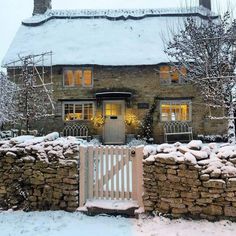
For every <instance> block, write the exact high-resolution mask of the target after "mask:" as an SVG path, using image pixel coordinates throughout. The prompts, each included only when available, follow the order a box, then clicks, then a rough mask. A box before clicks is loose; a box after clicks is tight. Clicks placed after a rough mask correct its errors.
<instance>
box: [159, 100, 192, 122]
mask: <svg viewBox="0 0 236 236" xmlns="http://www.w3.org/2000/svg"><path fill="white" fill-rule="evenodd" d="M161 120H162V121H187V120H190V105H189V104H188V103H172V102H170V103H169V104H167V103H165V104H162V105H161Z"/></svg>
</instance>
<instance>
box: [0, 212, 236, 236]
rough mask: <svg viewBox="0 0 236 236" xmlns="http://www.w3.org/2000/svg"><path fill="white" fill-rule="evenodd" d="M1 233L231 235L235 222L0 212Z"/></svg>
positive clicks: (10, 235)
mask: <svg viewBox="0 0 236 236" xmlns="http://www.w3.org/2000/svg"><path fill="white" fill-rule="evenodd" d="M0 235H1V236H20V235H23V236H89V235H96V236H123V235H124V236H166V235H168V236H189V235H191V236H213V235H214V236H232V235H236V223H232V222H229V221H220V222H216V223H210V222H207V221H186V220H173V221H171V220H169V219H166V218H162V217H156V218H150V219H140V220H135V219H126V218H122V217H106V216H96V217H88V216H85V215H82V214H80V213H66V212H63V211H57V212H52V211H51V212H31V213H24V212H4V213H0Z"/></svg>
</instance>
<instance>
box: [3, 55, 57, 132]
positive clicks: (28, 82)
mask: <svg viewBox="0 0 236 236" xmlns="http://www.w3.org/2000/svg"><path fill="white" fill-rule="evenodd" d="M48 57H49V58H48ZM19 58H20V59H19V60H17V61H14V62H12V63H10V64H8V65H7V68H8V74H9V76H10V77H11V80H13V81H16V84H17V91H16V92H15V104H16V110H17V112H18V114H19V116H18V121H20V122H21V123H23V124H24V126H25V127H24V128H26V130H27V133H28V132H29V128H30V126H31V125H32V124H33V122H34V121H35V120H38V119H41V118H43V117H48V116H51V115H53V112H54V103H53V100H52V92H53V84H52V66H51V67H44V63H45V62H47V61H48V60H50V61H51V62H52V53H51V52H48V53H42V54H39V55H28V56H25V57H20V56H19Z"/></svg>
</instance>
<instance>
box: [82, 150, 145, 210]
mask: <svg viewBox="0 0 236 236" xmlns="http://www.w3.org/2000/svg"><path fill="white" fill-rule="evenodd" d="M142 159H143V147H142V146H140V147H135V148H129V147H126V146H99V147H94V146H88V147H86V146H81V147H80V188H79V189H80V207H82V206H83V205H84V204H85V202H86V200H87V199H107V200H135V201H137V202H138V204H139V206H142V193H143V191H142V181H143V179H142V178H143V177H142V176H143V171H142Z"/></svg>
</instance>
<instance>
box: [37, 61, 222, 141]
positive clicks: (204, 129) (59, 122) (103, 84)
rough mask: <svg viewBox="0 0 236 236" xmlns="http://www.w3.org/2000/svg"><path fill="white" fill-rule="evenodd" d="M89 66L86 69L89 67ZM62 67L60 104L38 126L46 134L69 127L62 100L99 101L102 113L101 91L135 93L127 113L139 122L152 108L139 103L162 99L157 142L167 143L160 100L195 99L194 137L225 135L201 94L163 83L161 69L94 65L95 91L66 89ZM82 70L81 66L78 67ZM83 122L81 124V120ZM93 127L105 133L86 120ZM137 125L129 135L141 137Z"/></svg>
mask: <svg viewBox="0 0 236 236" xmlns="http://www.w3.org/2000/svg"><path fill="white" fill-rule="evenodd" d="M87 67H88V66H86V68H87ZM63 68H66V67H62V66H55V67H53V83H54V88H53V89H54V93H53V97H54V100H55V102H56V113H55V116H54V117H52V118H46V119H42V120H41V121H40V122H38V123H37V124H38V125H37V126H38V127H39V128H40V127H44V132H45V133H48V132H52V131H61V130H62V129H63V127H64V125H65V122H64V121H63V119H62V100H70V99H71V100H76V99H77V100H86V99H88V100H89V99H90V100H93V101H94V102H95V106H96V112H97V113H101V111H102V107H101V106H97V105H98V103H97V101H96V99H95V93H96V92H97V91H101V90H106V91H128V92H129V91H131V92H132V93H133V97H132V99H131V100H130V104H129V105H127V107H126V111H128V112H132V113H133V114H134V115H135V116H136V117H137V119H138V120H139V121H142V119H143V118H144V116H145V114H146V113H147V112H148V109H138V103H148V104H149V106H150V107H151V105H152V104H153V102H154V98H155V97H156V96H158V97H159V100H158V103H157V109H156V112H155V114H154V138H155V141H156V142H159V143H161V142H163V123H162V122H161V121H160V101H161V100H165V99H172V98H173V99H181V98H183V99H184V98H189V99H191V100H192V122H191V123H192V127H193V132H194V135H195V136H196V135H197V134H203V135H207V134H225V133H226V124H225V121H224V120H217V121H212V120H209V119H208V118H207V115H209V111H208V109H207V108H206V107H205V105H204V103H203V101H202V99H201V97H200V96H199V93H200V92H199V91H198V90H197V89H196V88H193V86H192V85H190V84H169V85H163V84H161V83H160V78H159V72H158V70H159V66H158V65H155V66H116V67H114V66H93V67H91V68H92V70H93V78H94V83H93V87H92V88H82V87H64V86H63ZM75 68H81V67H79V66H78V67H75ZM80 122H81V121H80ZM82 123H85V124H86V125H88V126H89V128H90V133H91V134H92V135H93V134H102V129H101V128H100V129H97V128H95V127H93V124H92V123H91V122H90V121H82ZM137 132H138V129H137V126H132V125H131V126H126V133H135V134H137Z"/></svg>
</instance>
